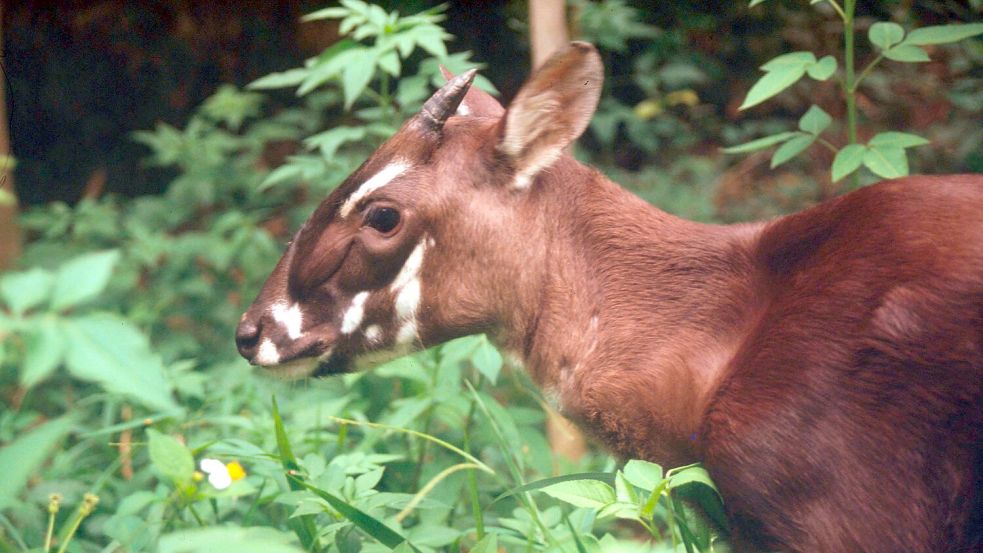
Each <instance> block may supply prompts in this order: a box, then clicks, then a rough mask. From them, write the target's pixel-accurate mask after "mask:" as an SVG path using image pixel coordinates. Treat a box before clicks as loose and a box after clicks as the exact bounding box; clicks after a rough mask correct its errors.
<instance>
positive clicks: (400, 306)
mask: <svg viewBox="0 0 983 553" xmlns="http://www.w3.org/2000/svg"><path fill="white" fill-rule="evenodd" d="M432 243H433V239H431V238H428V237H424V238H423V239H422V240H420V243H419V244H417V245H416V247H415V248H413V251H412V252H411V253H410V256H409V257H407V258H406V263H404V264H403V268H402V269H400V270H399V274H398V275H396V278H395V280H393V283H392V285H391V286H390V287H389V289H390V290H391V291H392V292H394V293H395V294H396V303H395V305H394V308H395V311H396V320H397V321H399V322H402V324H401V326H400V327H399V330H397V331H396V342H397V343H400V344H406V343H409V342H412V341H414V340H416V338H417V332H418V323H417V321H416V312H417V310H418V309H419V308H420V297H421V292H420V288H421V286H420V270H421V269H422V268H423V254H424V253H425V252H426V249H427V246H428V245H430V244H432Z"/></svg>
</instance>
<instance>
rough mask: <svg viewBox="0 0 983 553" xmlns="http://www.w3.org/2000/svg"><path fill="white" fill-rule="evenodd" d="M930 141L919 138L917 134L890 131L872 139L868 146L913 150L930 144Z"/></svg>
mask: <svg viewBox="0 0 983 553" xmlns="http://www.w3.org/2000/svg"><path fill="white" fill-rule="evenodd" d="M928 143H929V142H928V140H926V139H924V138H922V137H920V136H918V135H917V134H910V133H906V132H897V131H888V132H882V133H878V134H877V135H876V136H874V138H871V139H870V141H869V142H867V145H868V146H894V147H898V148H913V147H915V146H924V145H925V144H928Z"/></svg>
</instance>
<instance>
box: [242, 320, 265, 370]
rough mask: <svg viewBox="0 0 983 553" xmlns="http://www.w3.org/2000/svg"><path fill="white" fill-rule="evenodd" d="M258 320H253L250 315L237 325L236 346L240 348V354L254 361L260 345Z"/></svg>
mask: <svg viewBox="0 0 983 553" xmlns="http://www.w3.org/2000/svg"><path fill="white" fill-rule="evenodd" d="M259 331H260V326H259V322H258V321H253V320H251V319H249V318H248V317H247V318H245V319H243V320H242V321H240V322H239V326H238V327H236V347H237V348H239V355H241V356H243V357H245V358H246V360H247V361H250V362H252V360H253V359H254V358H255V357H256V350H257V349H258V347H259Z"/></svg>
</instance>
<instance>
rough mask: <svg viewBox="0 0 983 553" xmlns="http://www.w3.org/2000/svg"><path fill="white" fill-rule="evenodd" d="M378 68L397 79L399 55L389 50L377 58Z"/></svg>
mask: <svg viewBox="0 0 983 553" xmlns="http://www.w3.org/2000/svg"><path fill="white" fill-rule="evenodd" d="M379 68H380V69H382V70H383V71H385V72H386V73H389V74H390V75H392V76H393V77H396V78H399V71H400V63H399V55H398V54H396V51H395V50H390V51H388V52H386V53H385V54H382V55H381V56H379Z"/></svg>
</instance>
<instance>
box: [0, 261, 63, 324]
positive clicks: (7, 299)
mask: <svg viewBox="0 0 983 553" xmlns="http://www.w3.org/2000/svg"><path fill="white" fill-rule="evenodd" d="M54 281H55V277H54V275H52V274H51V273H50V272H49V271H46V270H44V269H41V268H39V267H35V268H33V269H30V270H28V271H23V272H17V273H7V274H5V275H3V276H2V277H0V300H3V302H4V303H5V304H7V306H8V307H10V310H11V311H12V312H13V313H14V314H15V315H20V314H23V313H24V312H25V311H27V310H28V309H31V308H33V307H37V306H38V305H40V304H41V303H43V302H44V301H45V300H47V299H48V298H49V297H50V295H51V286H52V285H53V284H54Z"/></svg>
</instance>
